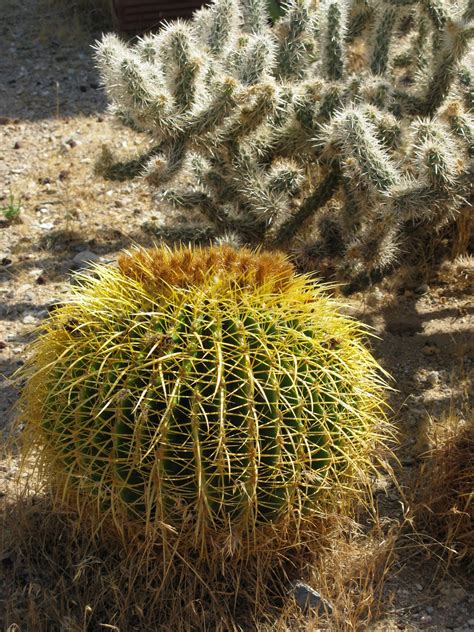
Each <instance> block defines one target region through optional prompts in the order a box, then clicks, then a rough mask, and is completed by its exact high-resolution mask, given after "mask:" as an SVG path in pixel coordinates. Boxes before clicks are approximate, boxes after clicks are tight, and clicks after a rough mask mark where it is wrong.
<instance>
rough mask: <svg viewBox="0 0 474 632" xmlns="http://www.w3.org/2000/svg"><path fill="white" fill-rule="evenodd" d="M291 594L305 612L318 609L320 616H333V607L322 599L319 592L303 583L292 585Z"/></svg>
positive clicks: (298, 582)
mask: <svg viewBox="0 0 474 632" xmlns="http://www.w3.org/2000/svg"><path fill="white" fill-rule="evenodd" d="M291 592H292V594H293V596H294V598H295V600H296V603H297V604H298V605H299V606H300V608H302V609H303V610H309V609H313V608H314V609H316V610H317V611H318V613H319V614H332V611H333V607H332V605H331V604H330V603H329V602H328V601H326V599H324V597H322V596H321V595H320V594H319V593H318V591H317V590H314V588H311V586H308V584H305V583H304V582H302V581H299V580H297V581H294V582H293V583H292V589H291Z"/></svg>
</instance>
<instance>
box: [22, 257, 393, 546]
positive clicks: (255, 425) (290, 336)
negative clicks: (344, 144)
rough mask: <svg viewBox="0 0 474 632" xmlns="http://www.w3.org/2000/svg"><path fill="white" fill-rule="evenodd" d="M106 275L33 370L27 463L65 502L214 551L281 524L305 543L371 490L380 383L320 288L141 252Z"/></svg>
mask: <svg viewBox="0 0 474 632" xmlns="http://www.w3.org/2000/svg"><path fill="white" fill-rule="evenodd" d="M95 273H96V274H95V276H94V278H91V277H87V276H84V275H83V276H82V277H80V279H81V280H80V284H79V285H77V286H76V287H75V288H74V289H73V295H72V298H71V300H70V301H69V302H68V303H67V304H66V305H64V306H62V307H60V308H58V309H56V310H55V311H54V312H53V313H52V314H51V316H50V318H49V319H48V320H47V321H46V323H45V324H44V327H43V331H42V333H41V334H40V335H39V336H38V338H37V339H36V341H35V342H34V343H33V345H32V353H31V357H30V360H29V362H28V363H27V365H26V369H25V372H26V377H27V382H26V386H25V387H24V390H23V394H22V399H21V419H22V421H23V422H24V425H25V428H24V431H23V436H24V440H25V445H26V454H27V455H33V457H34V459H35V460H36V463H37V465H38V467H39V470H40V472H41V473H42V475H44V476H45V477H47V479H48V480H49V481H51V482H52V483H53V487H54V489H55V490H56V492H57V493H58V494H59V497H60V498H61V499H62V500H67V501H68V502H73V503H74V504H75V505H76V506H77V507H79V508H80V509H81V510H82V509H85V508H86V507H87V508H89V509H92V510H93V513H94V515H96V516H98V517H99V519H100V520H101V521H103V520H105V519H107V518H111V519H112V521H113V523H115V524H116V525H117V526H118V527H119V528H120V529H123V528H125V527H126V525H133V526H134V527H137V526H139V527H140V528H141V527H143V526H144V527H145V529H146V530H147V532H149V533H150V532H151V533H155V534H158V535H159V536H160V537H162V538H163V539H164V540H166V539H167V538H169V537H171V536H170V534H175V535H176V534H177V533H178V534H179V535H180V536H183V537H185V538H186V541H187V542H188V544H189V543H190V542H192V546H193V547H194V549H195V550H197V551H200V552H201V553H202V554H203V555H205V554H206V551H208V549H209V546H210V544H209V543H210V542H212V543H214V544H216V543H219V542H220V543H221V544H222V542H223V541H224V540H225V541H226V542H227V544H228V543H229V537H230V536H232V541H233V542H234V544H235V542H244V541H245V542H246V546H248V547H251V546H260V545H263V544H264V542H265V538H264V537H263V535H262V534H263V533H266V532H268V533H270V532H272V533H275V527H276V529H277V531H278V532H279V534H283V533H289V532H290V531H291V533H293V534H294V535H293V536H292V537H294V538H295V542H296V541H298V540H297V539H298V537H299V536H298V533H299V531H300V526H301V525H302V524H303V523H304V522H305V521H307V520H310V519H311V518H312V517H313V516H321V515H323V514H324V513H325V512H326V511H328V508H331V509H330V510H331V511H332V508H335V507H337V506H340V504H341V503H345V502H346V500H347V499H351V498H353V497H354V495H355V494H357V490H358V489H359V487H360V485H361V482H362V481H363V480H364V479H366V478H367V473H368V472H370V471H371V467H372V466H371V452H372V451H373V446H374V443H375V442H376V440H377V438H378V428H379V427H380V422H381V420H383V418H384V414H383V408H384V407H383V400H382V393H383V387H384V379H383V376H382V374H381V372H380V370H379V367H378V365H377V363H376V361H375V360H374V358H373V357H372V355H371V354H370V353H369V351H368V350H367V349H366V347H365V346H364V337H365V335H366V331H365V329H364V327H363V326H361V325H360V324H358V323H357V322H355V321H354V320H352V319H350V318H349V317H347V316H344V315H342V314H341V312H340V307H339V305H338V304H337V302H336V301H335V300H334V299H332V298H330V297H329V296H328V295H327V293H326V291H325V288H324V287H321V286H318V285H317V283H315V282H314V280H311V279H310V278H309V277H305V276H301V275H297V274H296V273H295V272H294V269H293V267H292V266H291V264H289V263H288V262H287V260H286V259H285V258H284V256H283V255H280V254H278V253H276V254H275V253H266V252H261V253H258V252H257V253H255V252H251V251H249V250H240V251H236V250H234V249H233V248H231V247H229V246H212V247H209V248H191V247H180V248H178V249H174V250H170V249H168V248H164V247H157V248H154V249H150V250H145V249H135V250H133V251H131V252H128V253H125V254H122V255H121V256H120V258H119V261H118V265H116V266H96V268H95ZM90 513H91V512H90V511H89V512H86V511H81V512H79V515H85V514H88V515H90ZM290 527H291V528H290ZM293 527H294V528H293ZM223 538H224V539H223ZM252 543H253V545H252ZM219 546H220V545H219Z"/></svg>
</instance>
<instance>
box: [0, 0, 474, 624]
mask: <svg viewBox="0 0 474 632" xmlns="http://www.w3.org/2000/svg"><path fill="white" fill-rule="evenodd" d="M0 11H1V14H2V21H1V26H0V33H1V40H0V46H1V48H2V50H1V60H2V62H1V63H0V135H1V138H2V148H3V151H2V152H1V153H0V207H3V208H6V207H8V205H9V204H10V205H12V206H13V207H19V216H18V218H17V219H16V220H14V221H7V220H6V219H2V216H1V215H0V426H1V427H3V428H8V426H9V425H10V422H11V420H12V418H13V414H14V409H13V407H14V403H15V399H16V395H17V393H16V388H15V385H14V383H13V382H12V380H11V379H10V376H11V375H12V374H13V373H14V371H15V370H16V369H17V368H18V367H19V366H20V365H21V364H22V363H23V361H24V358H25V345H26V344H27V342H28V341H29V340H30V339H31V337H32V330H33V329H34V327H35V326H36V325H37V324H38V323H39V322H40V321H41V319H42V318H44V317H45V316H46V315H47V313H48V309H50V308H51V306H52V305H54V304H55V303H57V302H60V301H61V300H62V297H63V296H64V295H65V294H67V292H68V285H69V283H70V275H71V272H72V271H73V270H74V269H78V268H81V267H84V266H87V262H88V261H89V260H102V261H108V260H112V259H114V257H115V256H116V254H117V252H118V251H119V250H120V249H121V248H123V247H126V246H129V245H130V244H132V243H135V242H137V243H142V244H146V243H149V240H148V237H147V235H146V233H145V232H144V231H143V230H142V225H143V223H144V222H145V221H147V220H150V219H153V218H155V219H156V218H158V217H159V216H160V215H159V211H158V210H157V209H156V207H155V206H154V203H153V200H152V198H151V196H150V194H149V192H148V191H147V189H146V187H145V186H143V184H142V183H140V182H136V181H133V182H127V183H119V182H112V183H111V182H106V181H104V180H102V179H100V178H99V177H97V176H95V175H94V172H93V167H94V162H95V160H96V159H97V157H98V155H99V153H100V149H101V145H102V144H107V145H108V146H109V147H110V148H111V149H112V150H113V151H116V152H117V153H119V154H121V155H122V156H125V155H126V156H130V155H132V154H134V153H136V152H137V151H139V150H143V149H144V148H146V147H147V143H148V141H147V139H145V138H142V137H140V136H139V135H137V134H136V133H132V132H131V131H129V130H126V129H124V128H123V127H121V126H119V125H118V124H117V123H116V122H114V121H113V120H112V119H111V117H110V116H109V115H108V114H107V112H106V102H105V98H104V95H103V93H102V91H101V89H100V86H99V80H98V77H97V73H96V71H95V69H94V66H93V61H92V49H91V44H92V43H93V41H94V39H95V37H98V36H99V35H100V34H98V33H96V34H95V35H90V34H88V33H86V32H84V31H83V32H81V30H80V28H79V27H78V25H77V24H70V25H68V24H67V20H65V19H63V18H58V17H57V16H55V15H54V13H52V12H51V13H50V14H44V12H43V13H42V12H41V10H40V5H39V4H38V1H37V0H24V1H23V2H21V3H20V2H14V1H13V0H1V1H0ZM473 273H474V264H473V259H472V258H467V257H465V258H464V259H462V260H460V261H458V262H457V263H456V264H453V265H450V266H445V268H444V271H443V272H442V273H440V274H438V275H436V276H435V277H434V278H432V279H431V280H430V281H429V285H427V284H426V282H425V281H424V280H423V279H422V278H421V277H409V276H407V277H405V279H403V278H402V277H399V278H398V281H396V282H389V283H387V284H385V286H382V287H380V288H375V289H373V290H371V291H370V292H368V293H366V294H365V295H360V296H355V297H352V298H351V299H350V300H349V309H350V311H351V312H352V313H354V314H355V315H357V316H359V317H361V318H363V319H364V320H366V321H367V322H369V323H370V324H372V325H373V326H374V327H375V330H376V332H377V334H378V335H379V336H380V338H379V339H378V340H377V341H376V342H375V343H374V348H375V352H376V355H377V357H378V358H379V360H380V362H381V363H382V365H383V366H384V367H385V368H386V369H387V370H388V371H389V372H391V374H392V375H393V376H394V378H395V382H394V384H395V386H396V389H397V391H396V392H394V394H393V396H392V402H391V403H392V406H393V409H394V414H395V419H396V422H397V424H398V426H399V429H400V436H401V448H400V452H399V457H400V459H401V461H402V464H403V469H402V471H401V473H400V478H401V481H402V483H404V484H405V485H409V484H410V481H411V480H412V477H413V472H414V468H416V464H417V461H418V458H419V455H420V454H421V453H422V452H423V451H424V450H425V449H426V444H425V443H423V428H424V426H425V425H426V420H427V418H428V417H429V416H430V415H431V416H432V417H434V418H440V417H441V416H442V415H443V414H445V413H446V412H447V411H454V412H455V413H456V414H457V415H458V416H460V417H462V416H466V415H468V414H469V410H470V405H472V402H471V404H469V401H468V395H467V394H468V393H469V391H470V392H471V393H472V392H473V389H472V384H473V374H474V365H473V336H472V332H473V324H474V317H473V301H472V289H473V280H474V278H473ZM15 471H16V465H15V463H13V464H12V463H9V464H8V465H1V466H0V496H1V495H3V499H4V501H5V499H6V498H7V494H8V489H9V480H11V478H12V477H13V476H14V473H15ZM382 505H383V508H384V511H385V512H387V514H388V515H390V512H392V513H393V515H394V516H397V515H399V514H400V497H399V496H398V494H397V492H396V490H395V489H394V488H393V489H392V488H390V489H388V490H387V489H385V490H384V499H383V503H382ZM433 572H434V563H433V562H432V561H431V562H430V561H426V562H423V563H422V564H420V563H419V559H413V560H408V559H404V558H403V555H401V556H399V559H398V560H397V562H396V564H395V565H394V569H393V572H392V575H391V576H390V577H389V578H388V580H387V582H386V586H385V596H386V597H387V600H390V603H391V604H392V605H391V606H390V607H389V608H388V610H387V616H386V617H385V618H384V620H383V621H381V622H379V623H377V624H376V625H375V626H374V627H373V628H372V629H373V630H406V631H417V630H433V631H441V630H454V631H455V632H468V631H470V630H474V596H473V594H472V592H471V590H470V587H469V586H470V585H469V583H468V581H467V578H466V577H465V576H463V575H461V574H458V575H455V574H454V575H450V576H449V577H448V578H446V579H445V580H444V581H443V582H442V583H441V584H440V583H439V582H433V581H432V580H433ZM471 588H472V585H471ZM0 620H1V613H0Z"/></svg>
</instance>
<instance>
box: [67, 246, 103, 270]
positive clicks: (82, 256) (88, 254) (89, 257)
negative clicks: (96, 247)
mask: <svg viewBox="0 0 474 632" xmlns="http://www.w3.org/2000/svg"><path fill="white" fill-rule="evenodd" d="M98 259H99V255H97V254H96V253H95V252H92V251H91V250H82V251H81V252H78V253H77V255H75V256H74V257H73V259H72V266H71V267H72V268H73V269H74V270H80V269H81V268H85V267H87V265H88V264H89V263H93V262H94V261H97V260H98Z"/></svg>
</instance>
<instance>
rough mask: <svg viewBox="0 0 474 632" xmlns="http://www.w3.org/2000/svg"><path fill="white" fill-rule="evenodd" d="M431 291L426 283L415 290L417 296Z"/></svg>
mask: <svg viewBox="0 0 474 632" xmlns="http://www.w3.org/2000/svg"><path fill="white" fill-rule="evenodd" d="M429 291H430V286H429V285H427V284H426V283H422V284H421V285H419V286H418V287H417V288H416V290H415V292H416V293H417V294H426V293H427V292H429Z"/></svg>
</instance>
